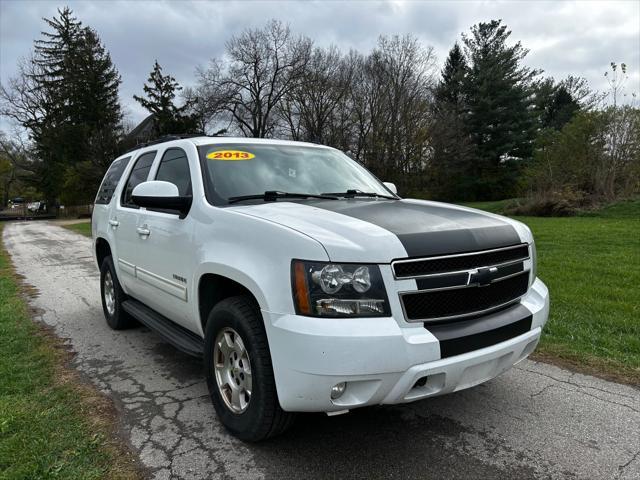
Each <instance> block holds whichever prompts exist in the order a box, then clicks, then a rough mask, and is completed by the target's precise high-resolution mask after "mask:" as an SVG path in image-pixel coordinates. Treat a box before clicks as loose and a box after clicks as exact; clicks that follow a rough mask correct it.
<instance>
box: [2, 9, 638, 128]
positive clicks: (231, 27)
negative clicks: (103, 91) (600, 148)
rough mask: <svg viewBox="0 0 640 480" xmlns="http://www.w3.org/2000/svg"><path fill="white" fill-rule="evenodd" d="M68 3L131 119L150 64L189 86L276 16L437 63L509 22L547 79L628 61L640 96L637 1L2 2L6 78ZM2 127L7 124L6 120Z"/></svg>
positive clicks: (632, 86)
mask: <svg viewBox="0 0 640 480" xmlns="http://www.w3.org/2000/svg"><path fill="white" fill-rule="evenodd" d="M64 5H69V6H70V7H71V8H72V9H73V10H74V12H75V13H76V15H77V17H78V18H79V19H80V20H81V21H82V22H83V23H84V24H86V25H90V26H91V27H93V28H94V29H96V30H97V31H98V33H99V35H100V37H101V39H102V41H103V43H104V44H105V45H106V47H107V49H108V50H109V51H110V52H111V56H112V59H113V61H114V63H115V64H116V66H117V68H118V70H119V72H120V74H121V76H122V86H121V90H120V96H121V99H122V103H123V104H124V105H125V107H126V111H127V112H128V115H129V119H130V121H132V122H134V123H135V122H137V121H139V120H141V119H142V118H143V117H144V115H145V111H144V110H142V108H141V107H140V106H139V105H138V104H137V103H136V102H134V101H133V99H132V95H133V94H134V93H138V94H139V93H141V92H142V84H143V83H144V81H145V80H146V78H147V76H148V73H149V71H150V70H151V67H152V65H153V61H154V60H155V59H158V61H159V62H160V64H161V65H162V66H163V67H164V69H165V72H168V73H171V74H172V75H174V76H175V77H176V78H177V80H178V81H179V82H180V83H181V84H183V85H189V84H192V83H193V79H194V75H193V74H194V69H195V67H196V66H197V65H203V64H206V63H207V61H208V59H210V58H212V57H217V56H220V55H221V54H222V52H223V50H224V43H225V41H226V40H227V39H228V38H229V37H230V36H231V35H233V34H234V33H237V32H239V31H241V30H242V29H244V28H246V27H256V26H261V25H263V24H264V23H265V22H266V21H267V20H268V19H270V18H277V19H280V20H283V21H284V22H288V23H289V24H290V25H291V27H292V29H293V30H294V31H296V32H298V33H302V34H305V35H307V36H309V37H311V38H312V39H313V40H314V41H315V42H316V43H317V44H320V45H329V44H332V43H333V44H335V45H337V46H339V47H340V48H341V49H343V50H345V51H346V50H348V49H349V48H356V49H358V50H360V51H363V52H366V51H369V50H370V49H371V48H372V47H373V46H374V45H375V43H376V39H377V37H378V36H379V35H381V34H396V33H398V34H405V33H411V34H413V35H415V36H417V37H418V38H419V39H420V40H421V41H422V42H423V43H424V44H425V45H431V46H433V47H434V48H435V51H436V54H437V56H438V63H439V65H441V64H442V62H443V60H444V58H445V57H446V55H447V51H448V50H449V48H451V46H452V45H453V43H454V42H455V41H456V40H459V39H460V33H461V32H467V31H468V30H469V27H470V26H471V25H473V24H474V23H477V22H480V21H487V20H490V19H494V18H495V19H497V18H500V19H503V21H504V22H505V23H506V24H507V25H508V26H509V28H510V29H511V30H512V31H513V34H512V39H514V41H515V40H520V41H521V42H522V44H523V45H524V46H525V47H526V48H528V49H530V53H529V55H528V57H527V63H528V64H529V65H530V66H532V67H536V68H541V69H543V70H544V71H545V74H547V75H551V76H553V77H556V78H558V79H559V78H563V77H566V76H567V75H569V74H572V75H577V76H584V77H585V78H587V80H588V81H589V83H590V85H591V87H592V88H594V89H598V90H604V89H606V87H607V84H606V80H605V78H604V76H603V74H604V72H605V71H607V69H608V65H609V63H610V62H611V61H615V62H617V63H621V62H625V63H626V64H627V65H628V66H629V70H630V72H629V73H630V75H629V77H630V78H629V81H628V83H627V91H628V92H629V93H631V92H640V1H638V0H622V1H600V2H596V1H582V2H573V1H541V0H534V1H515V0H513V1H501V2H488V1H448V2H445V1H424V2H418V1H412V2H407V1H389V2H374V1H350V2H338V1H332V2H328V1H325V2H320V1H318V2H311V1H299V2H296V1H285V2H273V1H252V2H207V1H203V0H200V1H193V2H189V1H186V0H176V1H165V2H160V1H133V0H130V1H109V0H95V1H71V0H69V1H67V2H62V1H61V2H58V1H54V0H41V1H29V0H0V80H1V81H2V82H3V83H4V82H6V80H7V78H9V77H10V76H12V75H13V74H14V73H15V65H16V61H17V60H18V59H19V58H20V57H23V56H26V55H27V54H28V53H29V52H30V50H31V49H32V47H33V40H34V39H35V38H37V37H38V36H39V34H40V31H41V30H42V29H43V26H44V25H43V21H42V17H51V16H53V15H55V14H56V9H57V8H58V7H62V6H64ZM0 127H5V128H6V123H5V122H3V121H2V120H0Z"/></svg>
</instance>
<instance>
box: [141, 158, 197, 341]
mask: <svg viewBox="0 0 640 480" xmlns="http://www.w3.org/2000/svg"><path fill="white" fill-rule="evenodd" d="M154 180H162V181H165V182H170V183H173V184H174V185H176V186H177V187H178V193H179V194H180V195H181V196H191V195H192V188H191V169H190V167H189V159H188V157H187V154H186V153H185V151H184V150H182V149H181V148H169V149H167V150H166V151H165V152H164V153H163V154H162V157H161V159H160V163H159V165H158V168H157V169H156V174H155V178H154ZM194 230H195V225H194V222H193V219H192V216H190V215H188V214H187V215H186V216H184V217H183V216H181V215H180V214H179V212H175V211H166V210H150V209H141V210H140V214H139V217H138V224H137V228H136V231H137V234H138V245H139V248H138V252H139V253H138V255H137V259H138V260H137V264H136V277H137V280H138V282H139V284H140V288H141V290H142V291H141V292H140V298H139V300H141V301H142V302H144V303H147V304H149V306H150V307H152V308H153V309H154V310H157V311H158V312H159V313H161V314H162V315H164V316H166V317H168V318H169V319H171V320H173V321H174V322H176V323H179V324H181V325H183V326H184V327H186V328H190V329H193V325H192V323H191V322H189V319H190V313H191V312H190V310H189V305H190V301H191V299H190V298H189V295H188V292H189V290H191V291H193V290H192V289H191V288H190V285H189V284H188V283H189V282H190V281H192V278H193V272H194V268H195V252H194V251H193V248H192V245H193V244H194V242H193V233H194Z"/></svg>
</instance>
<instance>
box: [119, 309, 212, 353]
mask: <svg viewBox="0 0 640 480" xmlns="http://www.w3.org/2000/svg"><path fill="white" fill-rule="evenodd" d="M122 308H124V311H125V312H127V313H128V314H129V315H131V316H132V317H133V318H135V319H136V320H138V321H139V322H140V323H142V324H143V325H145V326H147V327H149V328H150V329H151V330H153V331H154V332H156V333H157V334H158V335H160V336H161V337H162V338H163V339H164V340H166V341H167V342H169V343H170V344H172V345H173V346H174V347H176V348H177V349H178V350H180V351H182V352H184V353H186V354H188V355H192V356H194V357H199V358H202V356H203V354H204V340H203V339H202V338H200V337H199V336H198V335H196V334H195V333H193V332H192V331H190V330H187V329H186V328H184V327H181V326H180V325H178V324H177V323H175V322H172V321H171V320H169V319H168V318H167V317H165V316H163V315H160V314H159V313H158V312H156V311H155V310H152V309H151V308H149V307H147V306H146V305H144V304H143V303H140V302H139V301H137V300H134V299H132V298H130V299H128V300H125V301H124V302H122Z"/></svg>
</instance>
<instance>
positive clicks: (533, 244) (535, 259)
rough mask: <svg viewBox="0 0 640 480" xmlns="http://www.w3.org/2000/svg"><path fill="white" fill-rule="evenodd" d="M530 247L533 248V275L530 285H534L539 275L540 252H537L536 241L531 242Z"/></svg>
mask: <svg viewBox="0 0 640 480" xmlns="http://www.w3.org/2000/svg"><path fill="white" fill-rule="evenodd" d="M529 249H530V250H531V276H530V277H529V286H531V285H533V282H535V281H536V276H537V275H538V252H536V242H533V241H532V242H531V243H530V244H529Z"/></svg>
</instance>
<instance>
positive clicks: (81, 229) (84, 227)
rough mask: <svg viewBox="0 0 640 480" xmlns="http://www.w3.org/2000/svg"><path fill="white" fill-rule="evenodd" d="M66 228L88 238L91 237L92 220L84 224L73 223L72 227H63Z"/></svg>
mask: <svg viewBox="0 0 640 480" xmlns="http://www.w3.org/2000/svg"><path fill="white" fill-rule="evenodd" d="M63 226H64V228H68V229H69V230H73V231H74V232H76V233H80V234H82V235H84V236H86V237H90V236H91V219H87V221H86V222H82V223H72V224H70V225H63Z"/></svg>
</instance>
